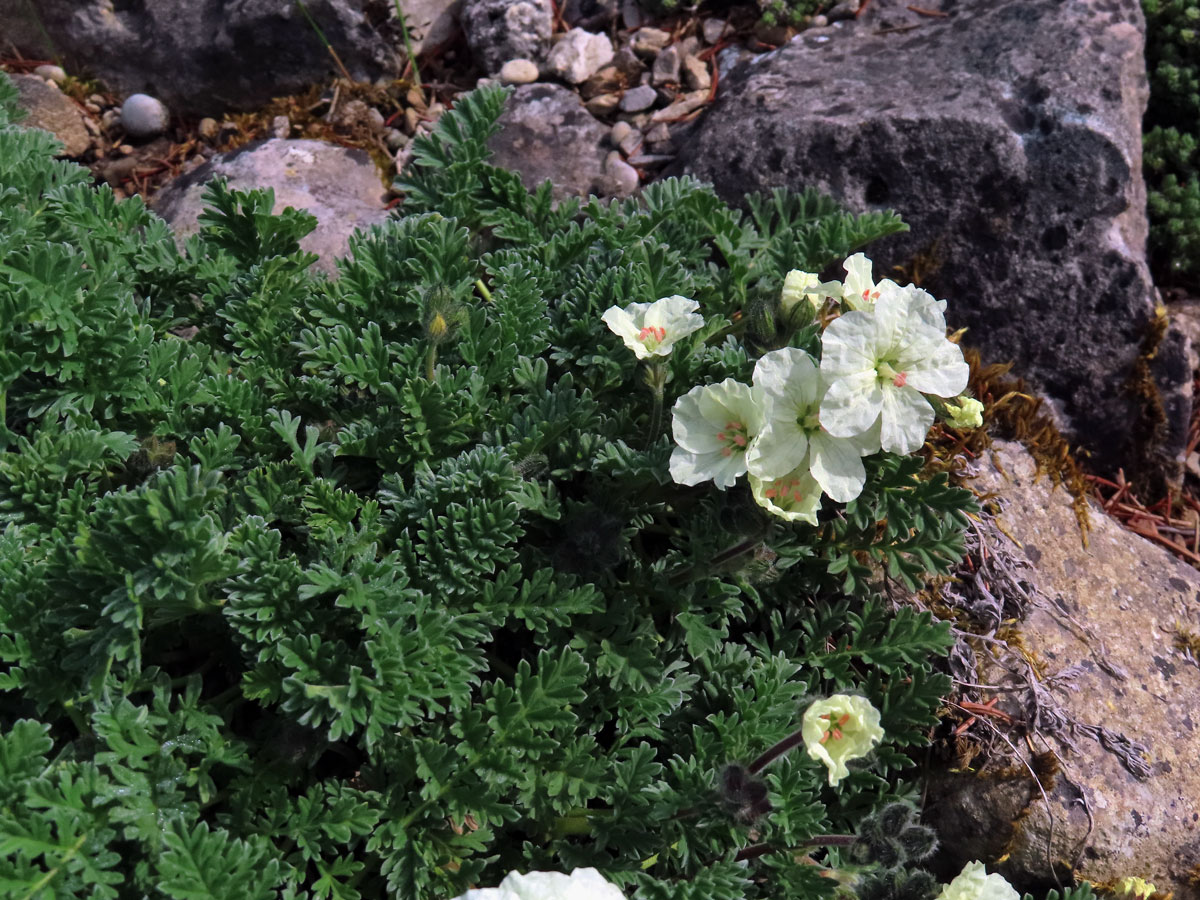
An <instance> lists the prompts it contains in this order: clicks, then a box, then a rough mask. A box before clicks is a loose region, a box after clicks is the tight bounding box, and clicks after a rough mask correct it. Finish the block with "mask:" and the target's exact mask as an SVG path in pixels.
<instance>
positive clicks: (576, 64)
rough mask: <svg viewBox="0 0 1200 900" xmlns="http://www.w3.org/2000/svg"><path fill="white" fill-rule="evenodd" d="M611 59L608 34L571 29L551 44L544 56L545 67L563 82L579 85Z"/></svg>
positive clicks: (611, 52) (610, 45)
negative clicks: (552, 47) (547, 53)
mask: <svg viewBox="0 0 1200 900" xmlns="http://www.w3.org/2000/svg"><path fill="white" fill-rule="evenodd" d="M612 58H613V46H612V41H610V40H609V39H608V35H606V34H593V33H592V32H590V31H584V30H583V29H582V28H572V29H571V30H570V31H568V32H567V33H566V34H564V35H563V36H562V39H561V40H560V41H559V42H558V43H557V44H555V45H554V49H553V50H551V51H550V55H549V56H547V57H546V67H547V68H548V69H549V70H550V71H551V72H553V73H554V74H555V75H557V76H558V77H559V78H561V79H562V80H563V81H567V82H570V83H571V84H580V83H581V82H584V81H587V80H588V78H590V77H591V76H592V75H594V74H595V73H596V72H598V71H600V69H602V68H604V66H606V65H608V64H609V63H610V62H612Z"/></svg>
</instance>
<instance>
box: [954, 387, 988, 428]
mask: <svg viewBox="0 0 1200 900" xmlns="http://www.w3.org/2000/svg"><path fill="white" fill-rule="evenodd" d="M946 421H947V422H949V423H950V426H951V427H952V428H978V427H980V426H981V425H982V424H983V404H982V403H980V402H979V401H978V400H976V399H975V398H974V397H967V396H965V395H964V396H962V397H958V398H956V399H955V401H954V402H951V403H947V404H946Z"/></svg>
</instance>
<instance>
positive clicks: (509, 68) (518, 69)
mask: <svg viewBox="0 0 1200 900" xmlns="http://www.w3.org/2000/svg"><path fill="white" fill-rule="evenodd" d="M537 80H538V67H537V63H535V62H534V61H533V60H532V59H510V60H509V61H508V62H506V63H505V64H504V65H502V66H501V67H500V83H501V84H531V83H532V82H534V81H537Z"/></svg>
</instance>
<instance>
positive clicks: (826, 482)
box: [808, 434, 867, 503]
mask: <svg viewBox="0 0 1200 900" xmlns="http://www.w3.org/2000/svg"><path fill="white" fill-rule="evenodd" d="M808 465H809V470H810V471H811V472H812V475H813V478H815V479H817V484H819V485H820V486H821V490H823V491H824V492H825V493H826V494H828V495H829V498H830V499H831V500H836V501H837V502H838V503H849V502H850V501H851V500H853V499H854V498H855V497H857V496H858V495H859V494H861V493H862V489H863V485H864V484H866V483H867V470H866V468H865V467H864V466H863V462H862V454H860V453H859V448H858V447H857V446H856V443H855V441H854V440H853V439H843V438H835V437H831V436H829V435H827V434H816V435H813V437H812V440H811V441H810V442H809V461H808Z"/></svg>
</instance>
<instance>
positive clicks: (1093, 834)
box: [925, 441, 1200, 898]
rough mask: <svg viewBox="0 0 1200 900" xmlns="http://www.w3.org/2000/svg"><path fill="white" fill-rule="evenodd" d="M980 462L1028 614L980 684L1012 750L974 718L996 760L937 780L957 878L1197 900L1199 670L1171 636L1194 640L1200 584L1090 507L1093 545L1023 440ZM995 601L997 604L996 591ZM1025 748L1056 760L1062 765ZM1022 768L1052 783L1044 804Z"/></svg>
mask: <svg viewBox="0 0 1200 900" xmlns="http://www.w3.org/2000/svg"><path fill="white" fill-rule="evenodd" d="M982 463H983V466H982V472H981V473H980V474H979V475H978V476H977V477H976V478H975V479H974V482H973V486H974V488H975V489H976V490H977V491H981V492H986V493H989V494H990V495H994V496H995V497H997V498H998V502H999V503H1000V504H1001V505H1002V510H1001V511H1000V512H999V514H998V523H999V526H1000V527H999V528H996V529H991V531H990V536H989V537H988V538H987V542H988V543H989V545H990V546H989V547H988V549H989V552H990V553H992V554H993V555H994V554H996V553H1000V554H1012V557H1011V558H1012V559H1014V560H1016V561H1018V562H1019V563H1021V564H1023V568H1022V569H1021V571H1020V572H1019V577H1018V579H1017V582H1019V584H1020V585H1021V589H1020V592H1021V593H1022V594H1023V597H1022V598H1021V599H1020V600H1019V601H1018V605H1021V606H1024V612H1023V620H1022V621H1020V622H1018V623H1017V625H1016V628H1015V636H1010V637H1008V640H1009V642H1010V644H1012V645H1013V646H1014V649H1015V650H1016V652H1014V653H1011V654H1009V655H1008V656H1007V658H1004V657H1001V664H1000V665H997V664H992V663H985V664H984V665H982V666H981V668H980V669H979V670H978V675H977V676H976V677H977V678H978V682H977V683H979V684H984V685H995V686H996V687H997V688H998V690H995V691H989V690H986V689H984V690H981V692H980V693H979V694H978V695H977V696H978V700H979V701H982V702H988V701H990V700H992V699H993V698H994V699H995V700H996V704H995V710H996V712H997V715H994V716H991V717H988V721H989V722H991V723H993V725H994V727H997V728H1002V729H1003V728H1007V729H1009V731H1010V734H1009V735H1008V739H1007V741H1004V740H988V738H990V737H991V727H989V726H988V725H986V724H984V723H983V722H982V721H976V722H975V723H974V724H973V725H972V726H971V729H970V731H969V734H975V735H977V736H979V737H981V738H983V739H984V740H985V742H986V743H990V744H991V745H992V747H993V753H994V754H995V755H992V756H985V757H982V758H976V759H974V760H972V762H971V763H970V764H969V766H968V767H967V768H966V770H965V771H964V770H962V769H963V767H961V766H959V767H957V768H959V769H960V771H957V772H955V771H949V770H948V769H942V770H940V771H935V772H934V773H933V774H932V776H931V779H930V783H929V795H928V801H927V803H926V807H925V818H926V820H927V822H928V823H929V824H930V825H932V826H934V827H935V828H936V829H937V830H938V831H939V832H940V835H941V840H942V847H943V850H942V853H943V862H944V863H945V864H946V866H947V871H957V867H961V865H962V863H963V862H967V861H970V860H973V859H979V860H983V861H985V862H987V863H988V864H989V868H991V867H992V864H993V863H995V864H996V866H997V867H998V869H999V871H1000V872H1001V873H1003V874H1004V875H1006V876H1007V877H1008V878H1009V879H1010V880H1012V881H1013V882H1014V883H1022V884H1034V883H1040V884H1047V883H1052V881H1053V876H1054V874H1055V873H1054V871H1053V870H1054V869H1057V870H1058V871H1057V875H1058V877H1059V878H1060V879H1061V878H1069V876H1070V875H1071V874H1072V868H1073V874H1074V875H1076V876H1079V877H1083V878H1086V879H1088V880H1091V881H1110V880H1114V879H1116V878H1119V877H1124V876H1129V875H1136V876H1140V877H1144V878H1146V879H1147V880H1148V881H1152V882H1154V884H1155V885H1156V886H1157V887H1158V889H1159V890H1160V891H1163V892H1167V891H1170V890H1174V891H1175V896H1176V897H1177V898H1190V897H1195V896H1196V894H1195V888H1194V886H1192V885H1189V884H1188V875H1189V872H1190V871H1191V870H1192V869H1193V867H1194V866H1196V865H1197V864H1200V826H1198V824H1197V823H1198V822H1200V768H1197V766H1196V764H1195V762H1196V759H1197V758H1200V667H1198V666H1197V663H1196V659H1195V658H1194V657H1192V656H1191V655H1190V654H1187V653H1185V652H1184V651H1183V650H1182V649H1181V648H1180V647H1179V646H1177V645H1176V643H1175V638H1176V636H1177V635H1178V633H1179V631H1178V630H1179V629H1181V628H1182V629H1191V630H1192V631H1197V630H1200V605H1198V604H1200V573H1197V571H1196V570H1195V569H1193V568H1192V567H1191V566H1188V565H1186V564H1185V563H1183V562H1181V561H1179V560H1178V559H1176V558H1175V557H1174V556H1172V555H1171V554H1169V553H1168V552H1167V551H1166V550H1164V549H1163V548H1162V547H1160V546H1157V545H1155V544H1152V543H1151V542H1150V541H1148V540H1146V539H1145V538H1143V537H1140V536H1139V535H1136V534H1133V533H1132V532H1130V531H1128V530H1126V529H1125V528H1124V527H1122V526H1121V525H1120V524H1118V523H1117V522H1116V521H1115V520H1113V519H1110V518H1108V517H1107V516H1106V515H1105V514H1104V512H1103V511H1102V510H1100V509H1099V508H1098V507H1097V506H1096V505H1095V504H1093V505H1092V506H1091V515H1090V519H1091V529H1090V532H1089V535H1088V544H1087V546H1086V547H1084V545H1083V542H1082V539H1081V534H1080V528H1079V523H1078V520H1077V518H1076V514H1075V510H1074V509H1073V508H1072V498H1071V496H1070V495H1069V494H1067V493H1066V492H1065V491H1064V490H1063V489H1062V488H1054V487H1053V486H1052V485H1051V482H1050V479H1049V478H1048V477H1046V476H1045V475H1042V476H1041V477H1038V475H1037V467H1036V465H1035V463H1034V461H1033V459H1032V458H1031V457H1030V456H1029V454H1028V453H1027V452H1026V451H1025V450H1024V448H1022V447H1021V446H1020V445H1018V444H1014V443H1009V442H1001V441H997V442H996V443H995V444H994V445H993V447H992V450H991V452H990V453H985V454H984V456H983V459H982ZM989 590H992V591H995V592H996V593H998V594H999V593H1001V589H1000V585H999V584H998V583H996V582H995V581H993V582H991V583H990V588H989ZM999 599H1000V600H1003V599H1005V598H1003V597H1001V598H999ZM981 646H982V645H981ZM991 647H992V648H993V649H994V647H995V645H991ZM982 656H983V654H982V653H981V658H982ZM1030 679H1032V683H1035V684H1036V685H1037V688H1038V693H1037V694H1036V695H1034V694H1033V693H1031V692H1030V691H1029V690H1028V689H1027V688H1026V687H1025V685H1028V684H1029V683H1031V682H1030ZM999 714H1005V715H1008V716H1011V717H1012V718H1013V720H1014V723H1013V725H1012V726H1007V725H1005V724H1004V723H1003V721H1002V720H1001V719H1000V718H999V717H998V715H999ZM978 718H979V719H982V718H984V717H983V716H980V717H978ZM1024 734H1028V735H1029V737H1030V742H1029V743H1027V742H1026V740H1025V739H1024V737H1023V735H1024ZM1017 748H1020V749H1019V750H1018V749H1017ZM1031 749H1035V750H1037V751H1038V752H1039V753H1043V752H1053V753H1054V754H1056V755H1057V757H1058V760H1059V763H1060V765H1061V770H1060V771H1058V772H1057V773H1051V771H1050V769H1051V767H1050V766H1047V765H1046V764H1045V763H1044V762H1042V763H1041V764H1039V763H1038V761H1037V760H1035V759H1034V758H1033V757H1032V754H1031V752H1030V751H1031ZM1027 766H1032V767H1034V768H1035V769H1036V770H1038V771H1039V772H1041V773H1042V774H1041V778H1040V780H1041V783H1042V787H1043V788H1044V789H1045V793H1046V796H1045V798H1043V795H1042V790H1041V789H1039V787H1038V786H1037V784H1035V783H1034V781H1033V779H1032V777H1030V776H1028V775H1027V774H1026V773H1027V768H1026V767H1027ZM1005 854H1007V856H1005ZM1002 857H1003V859H1002Z"/></svg>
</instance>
